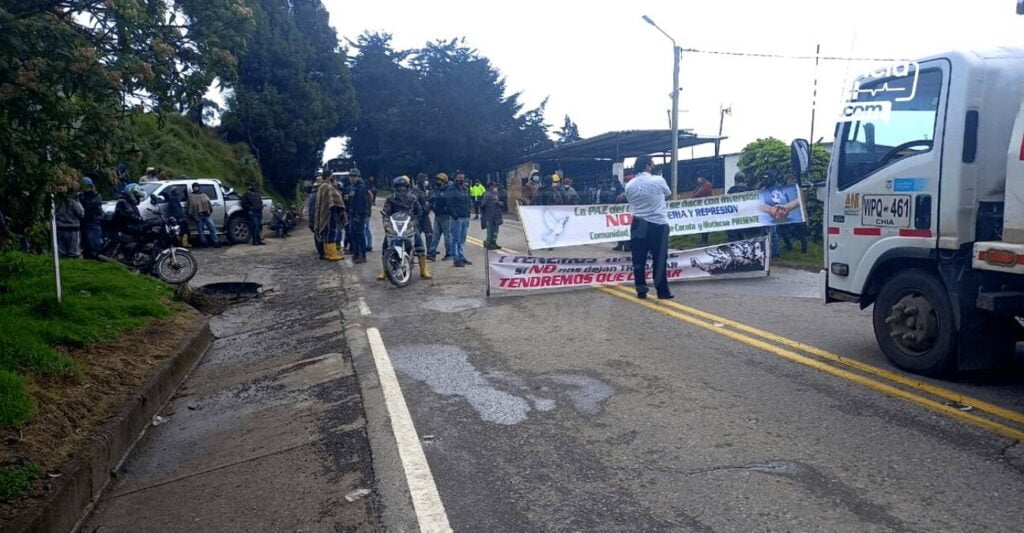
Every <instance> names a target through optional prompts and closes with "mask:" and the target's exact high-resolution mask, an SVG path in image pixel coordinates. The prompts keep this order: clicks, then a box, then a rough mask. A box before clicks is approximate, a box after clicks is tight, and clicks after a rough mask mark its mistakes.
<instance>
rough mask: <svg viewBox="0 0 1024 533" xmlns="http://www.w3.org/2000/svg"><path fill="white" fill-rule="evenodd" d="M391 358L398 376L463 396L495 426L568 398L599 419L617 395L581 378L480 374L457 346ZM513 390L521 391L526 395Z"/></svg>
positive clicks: (409, 349)
mask: <svg viewBox="0 0 1024 533" xmlns="http://www.w3.org/2000/svg"><path fill="white" fill-rule="evenodd" d="M391 357H392V361H393V364H394V366H395V369H397V370H398V371H399V372H401V373H403V374H406V375H408V376H411V377H412V378H414V379H416V380H417V381H420V382H422V383H425V384H426V385H427V386H428V387H430V389H431V390H432V391H433V392H434V393H435V394H439V395H443V396H459V397H462V398H463V399H465V400H466V401H467V402H468V403H469V405H470V406H471V407H472V408H473V409H474V410H475V411H476V412H477V413H478V414H479V415H480V418H481V419H483V420H484V421H485V422H492V423H495V424H502V425H513V424H518V423H520V422H522V421H524V420H526V419H527V417H528V415H529V413H530V411H531V410H533V411H537V412H541V413H544V412H548V411H553V410H554V409H555V408H556V407H557V405H558V400H556V399H554V398H551V397H545V396H556V397H562V398H565V399H568V403H570V404H572V406H573V408H574V409H575V410H576V411H578V412H580V413H583V414H587V415H596V414H599V413H600V412H601V408H602V405H603V403H604V401H605V400H607V399H608V398H610V397H611V396H612V394H614V393H615V389H614V388H612V387H611V386H610V385H608V384H606V383H604V382H603V381H601V380H599V379H596V378H593V377H590V376H585V375H580V374H567V373H557V374H541V375H536V376H531V377H527V378H523V377H521V376H513V375H509V374H508V373H506V372H501V371H495V372H487V373H481V372H480V371H479V370H477V369H476V368H475V367H474V366H473V365H472V363H470V362H469V354H467V353H466V352H465V351H464V350H462V349H461V348H459V347H457V346H450V345H429V344H428V345H414V346H402V347H399V348H396V349H394V350H392V353H391ZM531 383H535V384H536V386H534V385H531ZM499 385H500V386H501V388H498V386H499ZM503 389H504V390H503ZM509 389H512V390H513V391H514V392H517V391H519V390H522V391H523V394H522V395H518V394H515V393H514V392H509ZM526 391H529V392H526ZM538 393H539V394H538Z"/></svg>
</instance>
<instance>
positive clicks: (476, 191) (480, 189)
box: [469, 180, 487, 219]
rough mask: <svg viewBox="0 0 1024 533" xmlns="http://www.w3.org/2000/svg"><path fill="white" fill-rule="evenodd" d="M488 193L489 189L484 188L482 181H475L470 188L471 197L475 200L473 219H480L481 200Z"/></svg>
mask: <svg viewBox="0 0 1024 533" xmlns="http://www.w3.org/2000/svg"><path fill="white" fill-rule="evenodd" d="M486 193H487V188H486V187H484V186H483V185H482V184H481V183H480V180H473V185H472V186H471V187H470V188H469V197H470V198H472V199H473V218H474V219H478V218H480V199H481V198H483V197H484V194H486Z"/></svg>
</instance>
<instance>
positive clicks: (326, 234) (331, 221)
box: [311, 179, 346, 261]
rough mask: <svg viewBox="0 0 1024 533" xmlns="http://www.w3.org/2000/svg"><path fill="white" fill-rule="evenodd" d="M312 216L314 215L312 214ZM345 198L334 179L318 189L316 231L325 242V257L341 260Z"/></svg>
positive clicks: (330, 259)
mask: <svg viewBox="0 0 1024 533" xmlns="http://www.w3.org/2000/svg"><path fill="white" fill-rule="evenodd" d="M311 216H312V215H311ZM345 222H346V217H345V200H344V199H343V198H342V196H341V191H339V190H338V188H337V186H335V184H334V181H333V180H330V179H327V180H324V182H323V183H321V184H320V187H318V188H317V191H316V232H317V234H319V235H320V241H321V242H323V243H324V259H327V260H328V261H341V260H342V259H345V256H344V255H342V254H341V251H340V250H339V245H338V243H339V242H340V241H341V228H342V227H344V226H345Z"/></svg>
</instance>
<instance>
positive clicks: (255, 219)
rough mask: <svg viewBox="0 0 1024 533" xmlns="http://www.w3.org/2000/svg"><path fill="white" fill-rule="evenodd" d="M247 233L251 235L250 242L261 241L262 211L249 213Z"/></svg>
mask: <svg viewBox="0 0 1024 533" xmlns="http://www.w3.org/2000/svg"><path fill="white" fill-rule="evenodd" d="M248 216H249V233H250V234H251V235H252V243H253V244H259V243H260V242H263V236H262V235H261V233H263V213H249V214H248Z"/></svg>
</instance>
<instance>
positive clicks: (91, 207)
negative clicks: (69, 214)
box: [78, 191, 103, 226]
mask: <svg viewBox="0 0 1024 533" xmlns="http://www.w3.org/2000/svg"><path fill="white" fill-rule="evenodd" d="M78 201H79V202H81V203H82V208H83V209H85V216H84V217H82V223H83V224H85V225H87V226H88V225H98V224H99V223H100V222H101V221H102V220H103V198H102V197H101V196H100V193H98V192H96V191H85V192H83V193H82V194H81V195H79V198H78Z"/></svg>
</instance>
